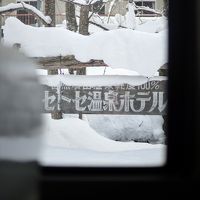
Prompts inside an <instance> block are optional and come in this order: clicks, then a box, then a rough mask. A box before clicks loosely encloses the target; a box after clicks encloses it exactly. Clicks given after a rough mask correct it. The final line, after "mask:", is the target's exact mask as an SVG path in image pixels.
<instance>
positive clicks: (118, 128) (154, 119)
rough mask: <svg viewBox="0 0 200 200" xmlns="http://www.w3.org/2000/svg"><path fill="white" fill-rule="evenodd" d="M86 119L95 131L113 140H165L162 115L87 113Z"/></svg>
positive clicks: (162, 141) (152, 141) (155, 141)
mask: <svg viewBox="0 0 200 200" xmlns="http://www.w3.org/2000/svg"><path fill="white" fill-rule="evenodd" d="M87 120H88V123H89V125H90V126H91V127H92V128H93V129H94V130H95V131H96V132H98V133H99V134H100V135H102V136H104V137H106V138H110V139H112V140H115V141H140V142H150V143H164V142H165V136H164V131H163V129H162V125H163V122H164V121H163V118H162V116H143V115H138V116H136V115H132V116H127V115H126V116H119V115H114V116H110V115H98V116H97V115H87Z"/></svg>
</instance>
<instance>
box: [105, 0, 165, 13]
mask: <svg viewBox="0 0 200 200" xmlns="http://www.w3.org/2000/svg"><path fill="white" fill-rule="evenodd" d="M133 1H134V2H135V4H136V5H137V6H146V7H149V8H152V9H155V10H160V11H161V10H162V9H163V6H164V0H133ZM112 2H113V1H111V3H109V2H108V3H107V4H106V5H105V14H108V13H109V10H110V9H111V4H112ZM128 2H129V0H117V1H116V3H115V4H114V5H113V8H112V13H111V14H112V15H115V14H117V13H118V14H121V15H125V14H126V12H127V4H128ZM144 14H145V13H144Z"/></svg>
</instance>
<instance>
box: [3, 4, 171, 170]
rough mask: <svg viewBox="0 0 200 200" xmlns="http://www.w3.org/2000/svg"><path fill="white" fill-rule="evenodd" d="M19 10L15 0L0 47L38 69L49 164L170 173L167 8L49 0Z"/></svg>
mask: <svg viewBox="0 0 200 200" xmlns="http://www.w3.org/2000/svg"><path fill="white" fill-rule="evenodd" d="M38 2H40V1H38ZM45 2H48V3H46V4H45ZM20 5H22V7H21V9H19V6H20ZM12 6H13V7H12V12H10V10H9V8H10V7H11V5H10V4H8V3H7V7H5V6H3V7H2V8H1V9H0V14H1V12H2V18H1V21H2V22H1V24H2V26H1V29H2V33H3V35H2V39H1V43H2V44H3V45H4V46H8V47H10V48H14V49H17V51H19V52H20V53H23V54H25V56H26V57H28V58H29V59H30V60H31V61H33V62H34V63H35V66H36V68H37V69H36V73H37V77H38V80H39V83H40V86H41V91H42V95H41V96H42V100H41V102H40V103H41V111H42V114H41V115H42V118H43V130H40V132H41V133H43V139H42V141H43V145H42V151H41V154H40V157H39V162H40V163H41V165H44V166H126V167H134V166H145V167H151V166H163V165H164V164H165V161H166V148H167V147H166V137H167V133H166V130H167V128H166V127H167V115H166V113H167V90H166V88H167V70H168V58H167V48H168V47H167V37H168V35H167V34H168V18H167V12H166V8H167V1H161V0H155V1H153V0H151V1H150V0H144V1H142V0H141V1H139V0H137V1H131V0H130V1H127V0H121V1H115V0H109V1H101V0H95V1H93V0H92V1H91V0H89V1H85V0H75V1H74V2H64V1H54V0H50V1H41V2H40V3H39V4H37V1H24V3H23V2H22V3H21V2H19V3H17V4H12ZM16 8H17V9H16ZM3 9H8V10H7V12H5V11H4V10H3ZM23 15H24V16H28V18H26V19H25V18H24V16H23ZM36 18H37V20H36ZM27 19H28V20H27ZM33 26H34V27H33ZM30 91H31V89H30Z"/></svg>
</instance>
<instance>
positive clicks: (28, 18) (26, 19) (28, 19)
mask: <svg viewBox="0 0 200 200" xmlns="http://www.w3.org/2000/svg"><path fill="white" fill-rule="evenodd" d="M9 17H16V18H18V19H19V20H20V21H22V22H23V23H24V24H27V25H33V26H40V23H39V21H38V19H37V18H36V16H35V15H34V14H32V13H29V14H16V13H11V14H3V15H2V24H5V21H6V19H7V18H9ZM64 20H65V14H56V24H62V22H63V21H64Z"/></svg>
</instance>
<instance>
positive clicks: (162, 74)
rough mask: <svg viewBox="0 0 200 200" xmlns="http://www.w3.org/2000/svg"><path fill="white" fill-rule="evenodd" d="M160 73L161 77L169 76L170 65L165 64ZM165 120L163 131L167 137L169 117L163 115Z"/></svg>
mask: <svg viewBox="0 0 200 200" xmlns="http://www.w3.org/2000/svg"><path fill="white" fill-rule="evenodd" d="M158 72H159V76H168V63H166V64H164V65H163V66H161V67H160V69H159V70H158ZM163 119H164V123H163V131H164V133H165V135H166V134H167V129H168V128H167V125H168V123H167V122H168V116H167V114H166V115H163Z"/></svg>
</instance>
